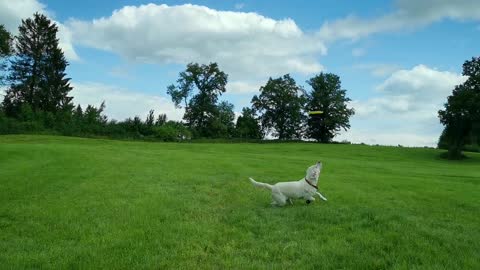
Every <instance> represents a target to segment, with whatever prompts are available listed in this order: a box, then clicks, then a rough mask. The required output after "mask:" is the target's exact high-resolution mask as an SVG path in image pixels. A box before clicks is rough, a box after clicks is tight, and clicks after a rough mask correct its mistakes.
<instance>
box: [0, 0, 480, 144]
mask: <svg viewBox="0 0 480 270" xmlns="http://www.w3.org/2000/svg"><path fill="white" fill-rule="evenodd" d="M367 2H368V3H367ZM36 11H39V12H43V13H44V14H46V15H48V16H49V17H50V18H51V19H53V20H54V21H55V22H57V24H58V25H59V28H60V33H59V38H60V42H61V46H62V48H63V50H64V52H65V55H66V56H67V58H68V60H69V62H70V66H69V68H68V75H69V76H70V77H71V78H72V85H73V86H74V91H72V95H73V96H74V102H75V103H77V104H82V105H83V104H96V105H99V104H100V103H101V102H102V101H103V100H105V101H106V104H107V109H106V112H107V115H108V116H109V117H110V118H115V119H119V120H122V119H124V118H126V117H129V116H134V115H139V116H142V117H145V115H146V114H147V112H148V111H149V110H150V109H155V111H156V113H166V114H167V116H168V118H169V119H173V120H180V119H181V117H182V115H183V112H182V110H178V109H175V108H174V106H173V105H172V103H171V101H170V99H169V97H168V96H167V95H166V86H167V85H169V84H171V83H174V82H175V80H176V78H177V75H178V73H179V72H180V71H182V69H184V68H185V65H186V64H187V63H189V62H198V63H208V62H210V61H215V62H218V63H219V65H220V68H221V69H222V70H224V71H225V72H227V73H228V74H229V83H228V86H227V93H226V94H225V95H223V96H222V99H226V100H229V101H230V102H232V103H233V104H234V105H235V111H237V112H239V111H241V108H242V107H244V106H249V105H250V100H251V98H252V96H253V95H254V94H256V93H258V89H259V86H261V85H263V84H265V82H266V80H267V79H268V77H270V76H272V77H273V76H280V75H283V74H286V73H290V74H292V76H293V77H294V78H295V79H296V81H297V83H298V84H300V85H303V86H305V88H306V89H307V90H308V87H307V85H306V83H305V81H306V80H307V79H308V78H310V77H312V76H314V75H315V74H317V73H319V72H322V71H323V72H332V73H335V74H337V75H339V76H340V78H341V80H342V86H343V88H344V89H347V93H348V94H347V95H348V96H349V97H350V98H351V99H352V102H351V104H350V106H351V107H353V108H355V110H356V114H355V116H354V117H353V118H352V119H351V125H352V127H351V129H350V130H349V131H348V132H344V133H343V134H341V135H340V136H338V137H337V138H336V139H337V140H343V139H346V140H349V141H352V142H364V143H368V144H388V145H397V144H402V145H409V146H425V145H426V146H434V145H436V142H437V139H438V136H439V134H440V132H441V130H442V127H441V125H440V124H439V121H438V118H437V111H438V110H439V109H440V108H441V107H442V104H443V103H444V102H445V100H446V97H447V96H448V95H449V93H450V92H451V90H452V89H453V87H454V86H455V85H456V84H460V83H462V82H463V81H464V80H465V78H464V77H462V76H461V66H462V64H463V62H464V61H465V60H467V59H470V58H471V57H473V56H478V55H479V53H480V52H479V50H478V48H479V45H480V1H478V0H456V1H450V0H422V1H419V0H396V1H395V0H394V1H384V0H372V1H354V0H350V1H346V0H340V1H310V0H297V1H286V0H281V1H277V0H265V1H254V0H250V1H241V0H239V1H233V0H224V1H213V0H210V1H207V0H205V1H188V2H185V1H143V0H115V1H114V0H105V1H97V0H82V1H63V0H15V1H13V0H0V24H4V25H5V26H6V27H7V29H9V30H10V31H12V32H13V33H16V31H17V30H16V28H17V27H18V25H19V23H20V21H21V19H22V18H26V17H29V16H31V15H32V14H33V13H34V12H36Z"/></svg>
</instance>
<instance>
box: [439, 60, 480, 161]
mask: <svg viewBox="0 0 480 270" xmlns="http://www.w3.org/2000/svg"><path fill="white" fill-rule="evenodd" d="M462 74H463V75H464V76H468V79H467V81H465V82H464V83H463V84H461V85H457V86H455V89H454V90H453V92H452V95H450V96H449V97H448V99H447V103H445V109H444V110H440V111H439V112H438V115H439V118H440V122H441V123H442V124H443V125H444V126H445V130H444V132H443V136H444V138H445V140H446V142H447V145H448V157H449V158H450V159H459V158H461V157H462V149H463V147H464V145H465V142H466V141H467V140H468V139H469V138H468V137H469V136H470V137H471V136H474V137H475V138H474V139H471V140H472V141H474V142H475V141H478V139H477V137H478V135H479V130H480V57H474V58H472V60H470V61H465V63H464V64H463V72H462Z"/></svg>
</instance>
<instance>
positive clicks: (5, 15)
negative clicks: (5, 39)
mask: <svg viewBox="0 0 480 270" xmlns="http://www.w3.org/2000/svg"><path fill="white" fill-rule="evenodd" d="M35 12H40V13H42V14H44V15H46V16H49V17H50V19H52V17H53V16H52V15H51V14H50V13H49V12H48V10H46V6H45V5H44V4H42V3H40V2H39V1H37V0H0V24H3V25H5V28H7V30H8V31H10V32H11V33H13V34H14V35H16V34H17V33H18V26H19V25H20V24H21V22H22V19H26V18H30V17H32V15H33V14H34V13H35ZM53 21H54V22H55V23H56V24H57V25H58V29H59V32H58V38H59V40H60V42H59V45H60V48H62V50H63V52H64V53H65V57H66V58H67V59H68V60H71V61H75V60H79V57H78V55H77V53H76V52H75V50H74V48H73V45H72V39H71V38H72V37H71V33H70V31H69V29H68V28H66V27H65V26H64V25H63V24H61V23H59V22H57V21H55V20H53Z"/></svg>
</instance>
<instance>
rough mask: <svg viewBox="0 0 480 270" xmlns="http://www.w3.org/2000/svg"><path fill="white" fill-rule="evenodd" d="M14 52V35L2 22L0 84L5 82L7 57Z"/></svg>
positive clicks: (0, 31) (0, 28) (0, 32)
mask: <svg viewBox="0 0 480 270" xmlns="http://www.w3.org/2000/svg"><path fill="white" fill-rule="evenodd" d="M11 53H12V35H11V34H10V33H9V32H8V31H7V29H5V26H3V24H0V85H3V84H4V77H5V75H4V73H5V67H6V59H7V57H8V56H9V55H10V54H11Z"/></svg>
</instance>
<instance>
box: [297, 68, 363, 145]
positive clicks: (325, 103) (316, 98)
mask: <svg viewBox="0 0 480 270" xmlns="http://www.w3.org/2000/svg"><path fill="white" fill-rule="evenodd" d="M307 83H308V84H309V85H310V86H311V87H312V91H311V92H310V93H308V95H307V99H308V101H307V106H306V109H307V110H308V111H322V112H323V113H322V114H320V115H315V116H311V117H310V118H309V119H308V121H307V136H308V138H312V139H315V140H317V141H319V142H324V143H328V142H331V141H332V139H333V138H334V137H335V135H337V134H338V132H339V131H340V130H342V129H343V130H345V131H346V130H348V129H349V128H350V121H349V119H350V116H352V115H353V114H354V113H355V112H354V110H353V109H349V108H348V107H347V103H348V102H349V101H350V98H348V97H346V90H344V89H342V88H341V82H340V77H338V76H337V75H335V74H332V73H320V74H319V75H317V76H315V77H313V78H311V79H309V80H308V81H307Z"/></svg>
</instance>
